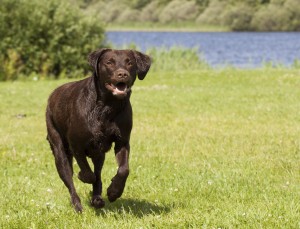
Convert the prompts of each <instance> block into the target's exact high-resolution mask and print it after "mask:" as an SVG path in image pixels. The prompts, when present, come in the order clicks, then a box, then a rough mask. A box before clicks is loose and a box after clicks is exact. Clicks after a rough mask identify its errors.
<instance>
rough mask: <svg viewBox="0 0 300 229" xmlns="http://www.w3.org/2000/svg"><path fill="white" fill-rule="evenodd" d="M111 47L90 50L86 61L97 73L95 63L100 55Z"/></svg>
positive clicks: (96, 63)
mask: <svg viewBox="0 0 300 229" xmlns="http://www.w3.org/2000/svg"><path fill="white" fill-rule="evenodd" d="M109 50H111V49H107V48H103V49H98V50H96V51H94V52H91V53H90V54H89V55H88V63H89V65H90V66H91V67H92V68H93V70H94V71H95V72H96V73H97V65H98V62H99V60H100V57H101V56H102V55H103V54H104V53H105V52H107V51H109Z"/></svg>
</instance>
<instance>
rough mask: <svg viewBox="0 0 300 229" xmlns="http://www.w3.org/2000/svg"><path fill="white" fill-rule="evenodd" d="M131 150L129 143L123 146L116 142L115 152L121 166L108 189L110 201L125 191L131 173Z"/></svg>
mask: <svg viewBox="0 0 300 229" xmlns="http://www.w3.org/2000/svg"><path fill="white" fill-rule="evenodd" d="M129 151H130V146H129V143H127V144H125V145H121V146H120V145H119V144H117V143H116V146H115V154H116V159H117V163H118V166H119V168H118V172H117V174H116V175H115V176H114V178H113V179H112V182H111V184H110V186H109V187H108V189H107V196H108V200H109V201H110V202H113V201H115V200H116V199H118V198H119V197H120V196H121V195H122V193H123V191H124V187H125V183H126V180H127V177H128V175H129V164H128V159H129Z"/></svg>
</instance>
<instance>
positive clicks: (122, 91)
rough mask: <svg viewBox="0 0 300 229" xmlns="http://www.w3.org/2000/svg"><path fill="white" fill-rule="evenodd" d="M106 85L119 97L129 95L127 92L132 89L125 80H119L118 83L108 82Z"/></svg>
mask: <svg viewBox="0 0 300 229" xmlns="http://www.w3.org/2000/svg"><path fill="white" fill-rule="evenodd" d="M105 87H106V88H107V89H108V90H109V91H111V92H112V94H113V95H114V96H116V97H117V98H119V99H122V98H124V97H125V96H126V95H127V93H128V92H129V91H130V87H129V86H128V85H127V84H126V83H124V82H119V83H116V84H113V83H111V84H109V83H106V84H105Z"/></svg>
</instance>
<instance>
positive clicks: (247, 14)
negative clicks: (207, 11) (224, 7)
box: [224, 3, 254, 31]
mask: <svg viewBox="0 0 300 229" xmlns="http://www.w3.org/2000/svg"><path fill="white" fill-rule="evenodd" d="M253 14H254V9H253V8H252V7H250V6H249V5H247V4H245V3H239V4H237V5H235V6H234V7H231V8H229V9H228V11H227V12H226V13H225V14H224V24H225V25H226V26H228V27H229V28H230V29H231V30H233V31H243V30H251V20H252V17H253Z"/></svg>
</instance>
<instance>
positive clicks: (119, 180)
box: [46, 49, 151, 212]
mask: <svg viewBox="0 0 300 229" xmlns="http://www.w3.org/2000/svg"><path fill="white" fill-rule="evenodd" d="M88 62H89V64H90V65H91V66H92V68H93V75H92V76H91V77H89V78H86V79H83V80H80V81H77V82H71V83H67V84H64V85H62V86H60V87H58V88H57V89H55V90H54V91H53V93H52V94H51V95H50V97H49V100H48V106H47V110H46V123H47V132H48V135H47V140H48V141H49V143H50V147H51V149H52V152H53V155H54V157H55V164H56V168H57V171H58V174H59V176H60V178H61V179H62V181H63V182H64V184H65V185H66V186H67V188H68V189H69V192H70V195H71V202H72V204H73V206H74V208H75V210H76V211H78V212H80V211H82V205H81V202H80V198H79V196H78V194H77V192H76V190H75V187H74V183H73V179H72V176H73V157H75V159H76V161H77V164H78V166H79V168H80V172H79V173H78V178H79V179H80V180H81V181H83V182H85V183H89V184H92V185H93V194H92V200H91V204H92V206H94V207H95V208H101V207H103V206H104V204H105V203H104V201H103V199H102V197H101V194H102V182H101V169H102V166H103V163H104V159H105V153H106V152H107V151H109V150H110V148H111V146H112V143H114V151H115V155H116V159H117V163H118V166H119V168H118V171H117V174H116V175H115V176H114V178H113V179H112V182H111V184H110V186H109V187H108V189H107V196H108V199H109V201H110V202H113V201H115V200H116V199H117V198H119V197H120V196H121V195H122V193H123V190H124V187H125V182H126V179H127V177H128V174H129V165H128V158H129V151H130V146H129V139H130V132H131V129H132V109H131V104H130V101H129V98H130V94H131V87H132V86H133V84H134V81H135V79H136V75H137V76H138V78H139V79H140V80H143V79H144V77H145V76H146V74H147V72H148V70H149V68H150V65H151V59H150V57H149V56H147V55H145V54H143V53H140V52H138V51H133V50H112V49H100V50H97V51H95V52H92V53H91V54H90V55H89V58H88ZM87 157H90V158H91V160H92V162H93V165H94V168H93V169H94V171H92V169H91V168H90V165H89V163H88V161H87Z"/></svg>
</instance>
